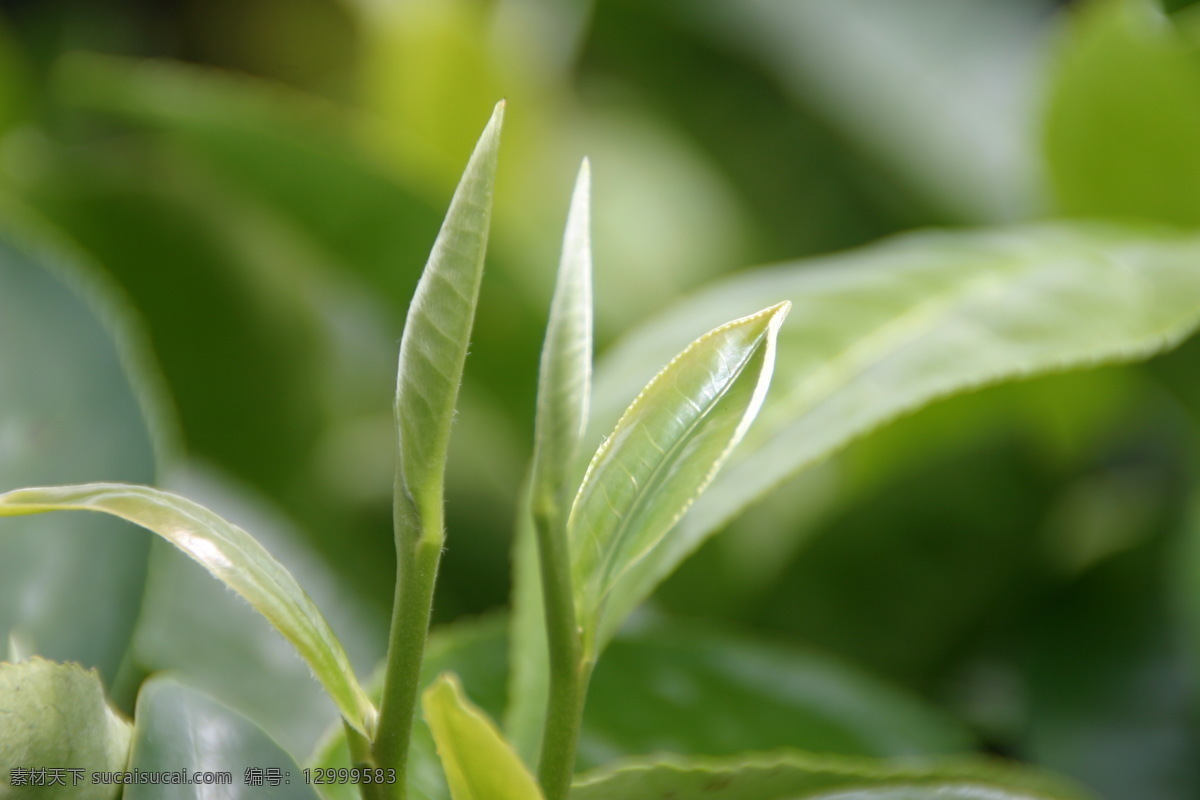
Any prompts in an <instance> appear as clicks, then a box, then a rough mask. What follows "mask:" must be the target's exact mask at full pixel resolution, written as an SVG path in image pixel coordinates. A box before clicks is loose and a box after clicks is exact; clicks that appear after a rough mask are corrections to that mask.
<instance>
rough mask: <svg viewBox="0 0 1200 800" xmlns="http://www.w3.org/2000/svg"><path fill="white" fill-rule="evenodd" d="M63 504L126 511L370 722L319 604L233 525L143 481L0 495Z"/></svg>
mask: <svg viewBox="0 0 1200 800" xmlns="http://www.w3.org/2000/svg"><path fill="white" fill-rule="evenodd" d="M64 510H79V511H99V512H103V513H106V514H111V515H113V516H116V517H120V518H122V519H126V520H128V521H130V522H133V523H135V524H138V525H141V526H142V527H144V528H147V529H148V530H150V531H153V532H154V533H157V534H158V535H159V536H162V537H163V538H164V539H166V540H167V541H169V542H170V543H171V544H173V545H175V546H176V547H178V548H179V549H180V550H182V551H183V552H185V553H187V554H188V555H189V556H190V557H191V558H193V559H194V560H195V561H197V562H198V563H199V564H200V565H201V566H203V567H204V568H205V569H207V570H208V571H209V572H210V573H211V574H212V575H213V577H215V578H217V579H218V580H220V581H222V582H223V583H225V585H227V586H228V587H229V588H231V589H233V590H234V591H235V592H237V593H238V594H240V595H241V596H242V597H243V598H245V600H246V601H247V602H248V603H250V605H251V606H253V607H254V608H255V609H256V610H257V611H258V612H259V613H261V614H262V615H263V616H264V617H266V618H267V620H268V621H269V622H270V623H271V624H272V625H274V626H275V628H276V629H277V630H278V631H279V632H280V633H282V634H283V635H284V637H286V638H287V640H288V641H290V642H291V643H292V644H293V645H294V646H295V648H296V650H297V651H298V652H299V653H300V655H301V656H302V657H303V658H304V660H305V661H307V662H308V664H309V666H310V667H311V668H312V670H313V673H314V674H315V675H316V676H317V679H318V680H320V681H321V683H322V685H324V687H325V689H326V691H328V692H329V695H330V697H332V698H333V701H334V703H335V704H337V706H338V709H339V710H340V711H341V712H342V714H343V716H345V718H346V719H347V720H348V721H349V722H350V724H352V725H354V726H355V727H356V728H358V729H360V730H362V731H364V732H367V731H370V730H372V729H373V726H374V724H375V709H374V706H372V705H371V702H370V700H368V699H367V696H366V694H365V693H364V692H363V690H362V688H361V687H360V686H359V684H358V681H357V679H356V678H355V677H354V670H353V669H352V668H351V666H350V662H349V660H348V659H347V657H346V654H345V652H344V651H343V649H342V645H341V643H340V642H339V641H338V640H337V637H335V636H334V635H333V632H332V631H331V630H330V629H329V625H328V623H326V622H325V619H324V617H322V616H321V612H320V611H318V610H317V607H316V606H315V605H313V602H312V600H310V599H309V597H308V595H307V594H305V593H304V590H303V589H301V588H300V585H299V584H297V583H296V580H295V578H293V577H292V576H291V574H290V573H289V572H288V571H287V570H286V569H284V568H283V566H282V565H280V564H279V562H278V561H276V560H275V559H274V558H272V557H271V555H270V554H269V553H268V552H267V551H266V550H265V549H263V547H262V545H260V544H259V543H258V542H256V541H255V540H254V539H253V538H252V537H251V536H250V535H249V534H248V533H246V532H245V531H243V530H242V529H241V528H239V527H237V526H236V525H232V524H230V523H229V522H226V521H225V520H223V519H221V518H220V517H219V516H217V515H216V514H214V513H212V512H211V511H209V510H208V509H206V508H203V507H202V506H199V505H197V504H195V503H193V502H191V501H190V500H187V499H185V498H183V497H180V496H179V495H176V494H172V493H170V492H164V491H161V490H158V489H152V488H150V487H146V486H134V485H128V484H106V483H97V484H87V485H83V486H58V487H48V488H32V489H17V490H14V491H11V492H8V493H6V494H3V495H0V517H7V516H22V515H26V514H39V513H43V512H47V511H64Z"/></svg>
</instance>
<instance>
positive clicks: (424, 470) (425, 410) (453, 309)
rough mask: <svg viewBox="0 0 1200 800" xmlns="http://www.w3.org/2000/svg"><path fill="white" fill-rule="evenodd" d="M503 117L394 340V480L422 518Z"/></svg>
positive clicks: (449, 402)
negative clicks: (400, 334) (396, 346)
mask: <svg viewBox="0 0 1200 800" xmlns="http://www.w3.org/2000/svg"><path fill="white" fill-rule="evenodd" d="M503 119H504V103H503V101H501V102H500V103H499V104H497V105H496V109H495V111H494V112H493V114H492V118H491V120H490V121H489V122H488V124H487V127H486V128H485V129H484V131H483V134H482V136H480V138H479V143H478V144H477V145H476V147H475V152H474V153H472V155H471V159H470V161H469V162H468V163H467V168H466V170H465V171H464V172H463V177H462V181H461V182H460V183H459V185H458V189H457V190H456V191H455V193H454V199H453V200H452V201H451V202H450V210H449V211H447V212H446V219H445V221H444V222H443V223H442V229H441V231H439V232H438V236H437V240H436V241H435V242H434V244H433V251H432V252H431V253H430V255H429V261H428V262H427V263H426V265H425V271H424V272H423V273H422V274H421V280H420V281H419V282H418V284H417V290H416V293H415V294H414V295H413V300H412V304H411V305H410V306H409V310H408V319H407V320H406V321H405V324H404V334H403V337H402V338H401V340H400V365H399V370H398V373H397V379H396V408H395V411H396V426H397V435H398V437H399V443H398V444H399V451H398V452H399V456H398V462H397V470H398V480H399V482H400V488H401V489H402V490H403V492H404V493H405V496H406V499H407V500H408V501H409V502H411V503H412V504H413V507H412V508H411V510H412V511H415V512H417V513H419V514H421V515H422V516H424V517H426V518H437V519H440V507H441V502H442V500H441V494H442V491H441V487H442V482H443V475H444V470H445V463H446V448H447V447H448V445H449V441H450V426H451V423H452V422H453V420H454V407H455V403H456V401H457V399H458V387H459V383H460V381H461V379H462V372H463V365H464V363H465V362H466V358H467V346H468V344H469V343H470V338H471V327H472V324H473V322H474V319H475V306H476V303H477V301H478V299H479V285H480V282H481V281H482V279H483V259H484V253H485V251H486V250H487V237H488V226H489V222H490V219H491V207H492V186H493V183H494V180H495V174H496V160H497V153H498V150H499V146H500V127H501V124H502V122H503ZM398 499H399V498H398ZM437 533H438V534H439V535H440V531H438V532H437Z"/></svg>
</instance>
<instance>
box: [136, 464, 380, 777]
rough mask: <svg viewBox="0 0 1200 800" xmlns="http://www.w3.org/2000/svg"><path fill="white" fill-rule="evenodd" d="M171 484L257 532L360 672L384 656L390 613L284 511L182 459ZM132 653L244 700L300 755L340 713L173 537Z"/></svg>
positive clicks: (228, 698)
mask: <svg viewBox="0 0 1200 800" xmlns="http://www.w3.org/2000/svg"><path fill="white" fill-rule="evenodd" d="M163 482H164V484H165V486H167V487H169V488H170V489H171V490H172V491H176V492H179V493H180V494H183V495H185V496H187V497H189V498H193V499H194V500H195V501H197V502H200V503H201V504H202V505H204V506H205V507H206V508H210V509H212V510H213V511H214V512H216V513H219V514H220V515H221V516H222V517H223V518H224V519H228V520H236V521H237V523H238V524H239V526H240V527H242V528H243V529H244V530H252V531H254V535H255V538H256V539H257V540H258V541H259V543H261V544H262V545H263V546H264V547H266V548H267V550H268V551H269V552H271V553H272V555H273V556H274V557H275V558H276V559H277V560H278V561H279V562H280V563H281V564H283V565H284V567H285V568H286V569H287V570H288V571H289V572H290V573H291V574H292V575H293V576H295V578H296V580H297V581H299V583H300V584H301V585H302V586H303V587H304V589H305V592H306V593H307V594H308V595H309V596H311V597H312V598H313V600H314V601H315V602H316V603H317V605H318V607H319V608H321V609H322V611H323V613H324V616H325V618H326V619H327V620H329V623H330V626H331V627H332V628H333V630H334V632H335V633H336V635H337V637H338V640H339V641H340V642H341V643H342V644H343V646H344V647H345V649H346V651H347V654H348V655H349V657H350V662H351V665H352V666H354V667H355V669H356V672H357V673H358V674H360V675H361V674H365V673H366V672H367V671H368V670H369V669H370V668H371V667H372V666H373V665H374V664H375V663H376V662H377V661H378V660H379V659H380V658H382V656H383V652H382V649H383V646H384V643H385V642H386V640H387V627H386V620H385V619H383V618H382V615H381V614H380V613H379V612H378V611H377V610H376V609H374V608H372V607H369V606H367V605H365V604H364V603H362V602H361V601H360V600H359V599H358V598H357V597H356V596H355V595H354V594H353V593H352V592H351V591H350V588H349V586H347V585H346V584H345V583H344V582H342V581H340V580H338V577H337V576H336V575H335V574H333V572H332V570H331V569H330V568H329V566H328V565H327V564H326V563H324V562H322V561H321V560H320V559H319V558H317V557H316V555H315V554H314V553H313V551H312V550H311V549H310V548H308V547H306V546H305V543H304V538H303V536H302V535H301V534H300V532H299V531H298V530H297V526H296V524H295V523H294V522H293V521H292V520H290V519H288V518H287V517H285V516H284V515H283V513H282V512H281V511H280V510H279V509H276V508H272V507H271V506H270V505H269V504H267V503H266V502H264V500H263V498H262V497H260V496H257V495H256V494H255V493H254V492H253V491H251V490H250V489H249V488H248V487H246V486H243V485H239V484H237V483H236V482H235V481H233V480H232V479H231V478H230V477H229V476H228V475H223V474H221V473H219V472H217V471H216V470H214V469H212V468H211V467H209V468H199V467H197V466H196V465H194V464H189V465H188V466H187V467H186V468H185V469H179V468H178V466H176V467H173V468H172V469H170V470H168V471H167V472H166V473H165V475H164V476H163ZM131 654H132V655H133V657H134V659H135V660H136V662H137V665H138V667H139V668H140V669H141V670H143V671H145V672H152V673H153V672H161V671H163V670H173V671H178V672H181V673H183V674H185V675H186V676H187V681H188V684H189V685H190V686H192V687H194V688H196V689H198V690H200V691H203V692H205V693H206V694H208V695H210V696H211V697H212V698H213V699H215V700H217V701H218V702H221V703H224V704H226V705H228V706H230V707H232V708H236V709H237V710H238V711H239V712H240V713H242V714H244V715H245V716H247V717H249V718H250V719H252V720H254V722H255V723H256V724H257V725H259V726H260V727H261V728H262V729H263V730H264V731H265V732H266V733H267V734H268V735H269V736H271V737H272V738H273V739H274V740H275V741H277V742H279V744H280V746H282V747H283V748H284V749H285V750H287V751H288V752H289V753H291V754H292V755H294V756H297V757H304V756H307V755H308V754H309V753H311V752H312V750H313V747H314V746H315V745H316V742H317V740H318V738H319V737H320V736H321V735H322V734H323V733H324V731H325V729H326V728H327V727H328V726H329V725H330V723H331V722H333V721H336V720H339V718H340V717H339V714H338V712H337V708H336V707H335V706H334V704H333V702H332V701H331V700H330V698H329V696H328V695H327V694H326V692H325V691H324V690H323V689H322V688H321V685H320V684H319V683H317V682H316V681H314V680H313V677H312V671H311V670H310V669H309V666H308V664H306V663H305V662H304V661H302V660H301V659H299V658H296V656H295V650H294V649H293V648H292V645H291V644H290V643H288V641H287V640H286V639H284V638H283V637H282V636H280V635H279V633H278V632H276V631H275V630H274V629H273V628H272V627H271V623H270V622H268V621H267V620H266V619H265V618H264V617H263V616H262V615H261V614H259V613H258V612H257V611H255V610H254V609H253V608H252V607H250V606H249V605H248V604H246V603H245V602H244V601H243V600H242V599H241V598H240V597H237V596H236V595H234V593H233V592H230V591H229V590H228V589H227V588H226V587H225V586H224V585H222V584H221V583H219V582H217V581H214V580H213V579H212V578H211V577H209V575H208V574H206V573H205V572H204V571H203V570H199V569H196V566H195V564H193V563H192V561H191V560H190V559H189V558H188V557H187V556H185V555H184V554H183V553H181V552H179V551H178V550H177V549H175V548H174V547H172V546H171V545H170V544H168V543H167V542H165V541H158V540H156V541H155V542H154V543H153V546H152V548H151V552H150V570H149V576H148V578H147V581H146V595H145V600H144V601H143V604H142V611H141V614H140V615H139V616H138V622H137V628H136V630H135V634H134V641H133V648H132V651H131ZM339 728H340V722H339Z"/></svg>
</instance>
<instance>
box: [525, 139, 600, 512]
mask: <svg viewBox="0 0 1200 800" xmlns="http://www.w3.org/2000/svg"><path fill="white" fill-rule="evenodd" d="M590 192H591V173H590V170H589V167H588V162H587V161H586V160H585V161H584V162H583V166H582V167H580V170H579V178H578V180H577V181H576V183H575V192H574V194H573V195H572V197H571V210H570V212H569V213H568V216H567V231H566V235H565V236H564V238H563V252H562V261H561V262H560V263H559V267H558V280H557V282H556V283H555V288H554V300H553V301H552V302H551V304H550V322H549V324H548V325H547V327H546V341H545V344H544V345H543V346H542V359H541V371H540V373H539V376H538V399H537V418H536V420H535V424H534V439H533V441H534V447H533V467H532V478H531V480H532V483H533V502H534V504H535V505H536V506H537V507H538V508H540V509H542V510H543V513H547V514H548V515H549V516H550V517H551V518H557V517H558V515H559V514H561V513H563V511H565V508H564V505H565V504H564V503H563V502H562V500H563V497H562V496H563V493H564V490H567V491H569V489H570V488H572V487H568V481H569V475H570V471H571V467H572V464H573V461H574V459H575V454H576V452H577V451H578V448H579V440H580V439H581V438H582V436H583V432H584V429H585V428H586V427H587V415H588V402H589V400H590V397H591V391H592V243H591V235H590V232H589V228H590V224H591V223H590V219H591V212H590V208H589V206H590V203H589V194H590ZM568 500H569V498H568Z"/></svg>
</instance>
